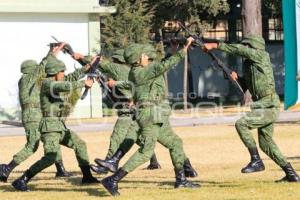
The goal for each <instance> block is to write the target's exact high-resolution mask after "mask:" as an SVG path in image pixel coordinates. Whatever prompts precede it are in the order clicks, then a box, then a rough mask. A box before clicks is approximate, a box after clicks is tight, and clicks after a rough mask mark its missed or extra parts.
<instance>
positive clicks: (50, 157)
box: [45, 152, 57, 165]
mask: <svg viewBox="0 0 300 200" xmlns="http://www.w3.org/2000/svg"><path fill="white" fill-rule="evenodd" d="M56 156H57V152H48V153H46V155H45V160H46V162H47V163H48V164H49V165H51V164H53V163H54V162H55V161H56Z"/></svg>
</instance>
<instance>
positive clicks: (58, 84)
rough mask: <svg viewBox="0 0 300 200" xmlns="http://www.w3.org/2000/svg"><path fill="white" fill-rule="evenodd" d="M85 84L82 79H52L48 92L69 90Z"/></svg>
mask: <svg viewBox="0 0 300 200" xmlns="http://www.w3.org/2000/svg"><path fill="white" fill-rule="evenodd" d="M84 86H85V82H84V80H81V81H73V82H71V81H52V82H51V85H50V90H51V91H50V92H54V93H58V92H69V91H71V90H73V89H77V88H83V87H84Z"/></svg>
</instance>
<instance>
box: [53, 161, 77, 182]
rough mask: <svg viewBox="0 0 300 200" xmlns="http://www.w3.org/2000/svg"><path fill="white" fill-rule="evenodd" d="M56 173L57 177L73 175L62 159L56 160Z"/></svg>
mask: <svg viewBox="0 0 300 200" xmlns="http://www.w3.org/2000/svg"><path fill="white" fill-rule="evenodd" d="M55 167H56V175H55V177H58V178H59V177H70V176H73V174H72V173H71V172H67V171H66V169H65V167H64V164H63V162H62V161H57V162H55Z"/></svg>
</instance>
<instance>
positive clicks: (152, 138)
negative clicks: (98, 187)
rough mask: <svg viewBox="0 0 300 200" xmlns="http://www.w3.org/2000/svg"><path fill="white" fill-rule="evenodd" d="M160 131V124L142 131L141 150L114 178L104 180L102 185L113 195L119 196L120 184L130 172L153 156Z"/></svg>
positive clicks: (152, 125) (151, 125)
mask: <svg viewBox="0 0 300 200" xmlns="http://www.w3.org/2000/svg"><path fill="white" fill-rule="evenodd" d="M159 131H160V126H159V125H158V124H150V125H148V126H146V127H144V128H143V129H142V130H141V136H142V139H141V143H142V144H141V146H140V148H139V149H138V150H137V151H136V152H135V153H134V154H133V155H132V156H131V157H130V158H129V160H128V161H127V162H126V163H125V165H123V167H121V168H119V169H118V170H117V171H116V172H115V173H114V174H113V175H112V176H109V177H107V178H105V179H103V180H102V185H103V186H104V187H105V188H106V189H107V190H108V191H109V192H110V193H111V194H112V195H113V196H116V195H119V192H118V182H119V181H120V180H121V179H122V178H124V177H125V176H126V175H127V174H128V173H129V172H132V171H133V170H134V169H136V168H137V167H138V166H140V165H142V164H143V163H145V162H147V160H149V159H150V157H151V156H152V155H153V151H154V148H155V143H156V141H157V137H158V134H159Z"/></svg>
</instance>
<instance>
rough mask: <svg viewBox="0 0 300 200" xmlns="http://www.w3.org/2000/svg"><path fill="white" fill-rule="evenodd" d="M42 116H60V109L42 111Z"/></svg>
mask: <svg viewBox="0 0 300 200" xmlns="http://www.w3.org/2000/svg"><path fill="white" fill-rule="evenodd" d="M43 117H62V111H59V112H43Z"/></svg>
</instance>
